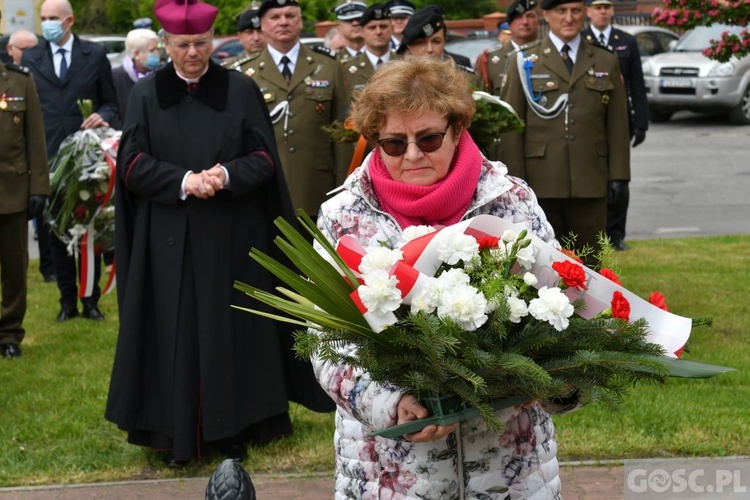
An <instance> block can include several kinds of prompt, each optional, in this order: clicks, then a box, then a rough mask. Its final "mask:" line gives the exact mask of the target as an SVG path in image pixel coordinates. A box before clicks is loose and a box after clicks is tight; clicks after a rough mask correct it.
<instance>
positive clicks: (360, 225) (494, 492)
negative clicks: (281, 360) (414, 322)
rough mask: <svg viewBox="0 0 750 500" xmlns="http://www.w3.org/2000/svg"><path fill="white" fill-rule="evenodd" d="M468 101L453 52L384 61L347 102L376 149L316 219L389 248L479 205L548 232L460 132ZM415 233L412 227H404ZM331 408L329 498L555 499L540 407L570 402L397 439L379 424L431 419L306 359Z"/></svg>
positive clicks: (390, 393) (388, 389) (523, 196)
mask: <svg viewBox="0 0 750 500" xmlns="http://www.w3.org/2000/svg"><path fill="white" fill-rule="evenodd" d="M473 113H474V102H473V99H472V95H471V91H470V89H469V86H468V85H467V83H466V77H465V76H464V74H463V73H462V72H461V71H459V70H457V69H456V67H455V65H454V63H452V62H451V61H439V60H437V59H434V58H408V59H406V60H402V61H394V62H391V63H388V64H387V65H385V66H384V67H382V68H380V69H379V70H378V72H376V74H375V75H374V76H373V78H372V79H371V80H370V83H369V84H368V85H367V86H366V87H365V88H364V89H363V91H362V92H361V94H360V95H359V96H358V97H357V99H356V100H355V103H354V105H353V108H352V118H353V120H354V123H355V126H356V128H357V130H359V131H360V132H361V133H362V134H363V135H364V136H365V137H366V138H367V139H368V141H369V142H370V144H371V145H373V147H374V148H375V149H374V150H373V152H372V153H371V154H370V155H369V156H367V158H365V160H364V162H363V164H362V165H361V166H360V167H359V168H358V169H357V170H356V171H355V172H354V173H352V175H351V176H350V177H349V178H348V179H347V180H346V181H345V183H344V185H343V186H342V187H341V188H340V192H339V193H338V194H337V195H336V196H334V197H333V198H332V199H330V200H328V201H327V202H325V203H324V204H323V206H322V207H321V210H320V215H319V218H318V226H319V227H320V229H321V230H322V231H323V232H324V233H325V234H326V235H327V237H328V238H329V239H330V241H331V242H336V241H337V240H338V239H339V238H341V237H342V236H344V235H352V236H354V237H356V238H357V239H358V240H359V242H360V244H362V245H363V246H365V247H368V246H369V247H373V246H387V247H391V248H393V247H395V246H397V245H399V244H400V243H402V242H403V241H404V236H403V234H402V232H403V230H404V229H406V228H407V227H410V226H420V225H431V226H441V225H443V226H445V225H450V224H455V223H457V222H459V221H460V220H463V219H467V218H471V217H475V216H477V215H480V214H490V215H495V216H498V217H502V218H504V219H508V220H511V221H512V222H514V223H518V224H522V225H523V226H525V227H526V228H527V229H528V230H529V231H532V232H533V233H534V234H535V235H537V236H538V237H540V238H541V239H543V240H545V241H553V242H554V233H553V231H552V228H551V226H550V225H549V223H548V222H547V219H546V217H545V215H544V212H543V211H542V209H541V208H540V207H539V205H538V204H537V202H536V198H535V196H534V194H533V192H532V191H531V189H530V188H529V187H528V185H527V184H526V183H525V182H524V181H522V180H520V179H517V178H514V177H510V176H508V175H507V169H506V167H505V166H504V165H503V164H501V163H493V162H490V161H489V160H487V159H486V158H484V157H483V156H482V155H481V153H480V152H479V150H478V148H477V146H476V145H475V144H474V141H473V140H472V138H471V137H470V136H469V134H468V133H467V132H466V128H467V127H468V125H469V123H470V120H471V117H472V116H473ZM412 231H413V229H412ZM313 364H314V368H315V372H316V376H317V377H318V380H319V382H320V384H321V385H322V387H323V388H324V389H325V390H326V391H327V392H328V393H329V394H330V396H331V397H332V398H333V399H334V401H335V402H336V403H337V405H338V409H337V412H336V434H335V438H334V439H335V447H336V488H335V489H336V498H337V499H352V498H369V499H445V500H448V499H494V498H497V499H504V498H523V499H539V500H541V499H545V500H547V499H554V498H559V497H560V478H559V476H558V463H557V458H556V453H557V443H556V441H555V431H554V426H553V424H552V421H551V419H550V415H549V413H548V411H550V410H552V411H554V412H560V411H566V410H569V409H572V408H573V407H575V404H576V398H575V396H572V397H571V398H569V400H566V401H557V402H556V404H549V403H547V404H544V407H543V405H542V404H541V403H539V402H538V401H530V402H529V403H527V404H525V405H519V406H517V407H513V408H507V409H504V410H500V411H499V412H498V415H499V417H500V418H501V420H502V421H503V422H504V423H505V426H506V430H505V432H504V433H503V434H502V435H498V434H497V433H495V432H493V431H492V430H490V429H487V427H486V425H485V423H484V421H483V420H482V419H481V418H479V417H477V418H475V419H472V420H469V421H466V422H463V423H461V424H453V425H451V426H434V425H432V426H428V427H426V428H424V429H423V430H421V431H418V432H415V433H413V434H408V435H406V436H402V437H400V438H398V439H386V438H383V437H370V436H368V434H369V433H370V432H372V431H373V430H376V429H382V428H386V427H391V426H393V425H397V424H401V423H405V422H408V421H410V420H414V419H416V418H424V417H426V416H428V411H427V409H426V408H424V407H423V406H422V405H421V404H420V403H419V402H418V401H417V400H416V399H415V398H414V396H412V395H411V394H408V393H405V392H404V391H402V390H400V389H398V388H396V387H394V386H390V385H388V384H382V383H376V382H374V381H372V380H371V379H370V377H369V374H368V373H366V372H363V371H362V370H359V369H354V368H353V367H351V366H348V365H346V364H343V363H338V364H334V363H328V362H324V361H322V360H320V359H314V360H313Z"/></svg>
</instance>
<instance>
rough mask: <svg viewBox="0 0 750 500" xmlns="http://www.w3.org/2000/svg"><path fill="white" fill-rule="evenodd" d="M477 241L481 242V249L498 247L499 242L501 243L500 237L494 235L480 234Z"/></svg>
mask: <svg viewBox="0 0 750 500" xmlns="http://www.w3.org/2000/svg"><path fill="white" fill-rule="evenodd" d="M477 243H479V250H486V249H488V248H497V245H498V243H500V238H496V237H494V236H480V237H479V238H477Z"/></svg>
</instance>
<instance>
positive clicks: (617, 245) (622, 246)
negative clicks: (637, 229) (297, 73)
mask: <svg viewBox="0 0 750 500" xmlns="http://www.w3.org/2000/svg"><path fill="white" fill-rule="evenodd" d="M612 246H613V247H615V250H617V251H618V252H624V251H625V250H627V249H628V246H627V245H626V244H625V242H624V241H622V240H617V241H615V242H614V243H612Z"/></svg>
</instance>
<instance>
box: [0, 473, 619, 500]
mask: <svg viewBox="0 0 750 500" xmlns="http://www.w3.org/2000/svg"><path fill="white" fill-rule="evenodd" d="M560 476H561V478H562V484H563V495H564V498H565V500H616V499H621V498H623V495H624V490H623V477H622V476H623V468H622V466H621V465H612V466H590V465H578V466H573V465H564V466H563V467H562V468H561V471H560ZM252 480H253V484H254V485H255V490H256V493H257V497H258V499H259V500H294V499H305V500H330V499H331V498H332V496H333V495H332V491H331V489H332V481H331V478H330V477H328V476H313V477H300V476H289V475H287V476H280V477H273V476H268V475H258V476H254V477H253V478H252ZM207 483H208V478H191V479H180V480H172V479H170V480H160V481H132V482H118V483H98V484H90V485H65V486H42V487H27V488H23V487H19V488H0V500H11V499H23V500H53V499H54V500H58V499H65V500H73V499H75V500H79V499H89V498H106V499H148V500H151V499H153V500H164V499H172V498H191V499H197V498H204V496H205V491H206V484H207Z"/></svg>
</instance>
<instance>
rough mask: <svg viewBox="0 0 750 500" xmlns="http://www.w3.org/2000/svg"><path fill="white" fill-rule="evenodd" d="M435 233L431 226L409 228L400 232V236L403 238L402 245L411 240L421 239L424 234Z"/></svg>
mask: <svg viewBox="0 0 750 500" xmlns="http://www.w3.org/2000/svg"><path fill="white" fill-rule="evenodd" d="M435 231H437V229H435V228H434V227H432V226H409V227H407V228H406V229H404V230H403V231H402V232H401V236H402V237H403V238H404V243H406V242H407V241H411V240H416V239H417V238H421V237H422V236H424V235H425V234H430V233H434V232H435Z"/></svg>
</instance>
